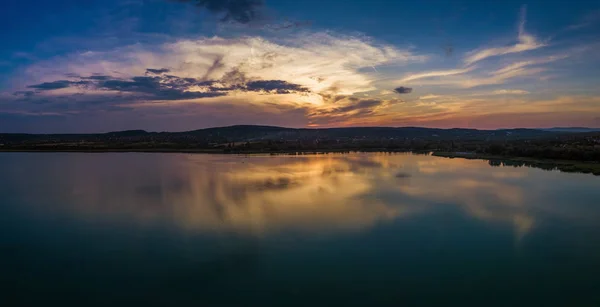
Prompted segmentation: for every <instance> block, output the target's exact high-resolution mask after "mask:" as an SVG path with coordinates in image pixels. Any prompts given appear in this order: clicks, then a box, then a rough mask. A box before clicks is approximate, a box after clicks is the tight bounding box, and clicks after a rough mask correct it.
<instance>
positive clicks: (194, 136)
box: [0, 125, 600, 143]
mask: <svg viewBox="0 0 600 307" xmlns="http://www.w3.org/2000/svg"><path fill="white" fill-rule="evenodd" d="M565 129H566V130H565ZM577 129H578V130H577ZM589 131H600V129H596V130H593V129H590V128H551V129H521V128H520V129H499V130H477V129H460V128H454V129H436V128H420V127H349V128H315V129H312V128H285V127H275V126H255V125H236V126H227V127H215V128H206V129H199V130H193V131H185V132H147V131H144V130H128V131H116V132H109V133H99V134H0V142H4V143H13V142H17V143H19V142H27V143H37V142H45V141H50V140H52V141H54V142H58V141H69V142H73V141H88V142H97V141H105V142H108V141H123V142H126V141H132V140H135V141H142V140H147V141H153V142H166V141H178V142H182V141H185V140H188V141H190V142H192V141H193V142H199V141H202V142H207V143H211V142H246V141H263V140H298V139H303V140H309V139H423V140H430V139H431V140H436V139H437V140H448V139H457V140H468V139H473V140H504V139H506V140H515V139H530V138H541V137H551V136H554V135H559V134H560V133H567V132H569V133H570V132H589Z"/></svg>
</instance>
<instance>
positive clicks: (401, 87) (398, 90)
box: [394, 86, 412, 94]
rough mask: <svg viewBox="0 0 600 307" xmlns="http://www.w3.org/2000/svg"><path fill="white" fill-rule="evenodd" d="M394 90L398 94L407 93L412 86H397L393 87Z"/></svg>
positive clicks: (410, 90)
mask: <svg viewBox="0 0 600 307" xmlns="http://www.w3.org/2000/svg"><path fill="white" fill-rule="evenodd" d="M394 91H395V92H396V93H398V94H408V93H411V92H412V87H404V86H399V87H397V88H395V89H394Z"/></svg>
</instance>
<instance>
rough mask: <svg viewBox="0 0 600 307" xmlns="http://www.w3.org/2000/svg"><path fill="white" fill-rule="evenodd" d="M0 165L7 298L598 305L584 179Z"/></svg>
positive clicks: (319, 159) (335, 161)
mask: <svg viewBox="0 0 600 307" xmlns="http://www.w3.org/2000/svg"><path fill="white" fill-rule="evenodd" d="M0 170H1V171H0V282H1V285H0V289H1V290H0V291H2V292H3V293H1V295H0V305H2V306H414V305H419V306H428V305H431V306H440V305H443V306H449V305H459V304H460V305H463V306H465V305H473V306H599V305H600V177H594V176H592V175H585V174H567V173H560V172H549V171H543V170H539V169H532V168H514V167H491V166H489V165H488V163H487V162H486V161H476V160H462V159H446V158H437V157H431V156H423V155H409V154H394V155H389V154H350V155H338V154H329V155H304V156H250V157H244V156H233V155H227V156H220V155H188V154H111V153H104V154H84V153H73V154H70V153H38V154H35V153H31V154H26V153H3V154H0ZM1 300H4V301H6V303H2V301H1ZM7 303H8V304H7ZM57 304H58V305H57Z"/></svg>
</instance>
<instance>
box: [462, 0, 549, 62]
mask: <svg viewBox="0 0 600 307" xmlns="http://www.w3.org/2000/svg"><path fill="white" fill-rule="evenodd" d="M526 12H527V11H526V7H525V6H523V7H522V8H521V19H520V22H519V34H518V36H517V43H516V44H514V45H512V46H507V47H495V48H487V49H480V50H474V51H471V52H469V53H468V54H467V56H466V57H465V58H464V62H465V64H466V65H471V64H473V63H475V62H478V61H481V60H484V59H487V58H489V57H494V56H499V55H505V54H511V53H519V52H524V51H530V50H535V49H538V48H542V47H545V46H546V44H544V43H542V42H539V41H538V40H537V39H536V38H535V37H534V36H532V35H530V34H528V33H527V32H525V21H526V20H525V17H526Z"/></svg>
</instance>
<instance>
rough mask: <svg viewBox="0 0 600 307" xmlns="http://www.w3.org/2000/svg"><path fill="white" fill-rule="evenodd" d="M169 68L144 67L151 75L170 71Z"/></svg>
mask: <svg viewBox="0 0 600 307" xmlns="http://www.w3.org/2000/svg"><path fill="white" fill-rule="evenodd" d="M170 71H171V70H170V69H167V68H160V69H152V68H148V69H146V73H147V74H153V75H160V74H166V73H168V72H170Z"/></svg>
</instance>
